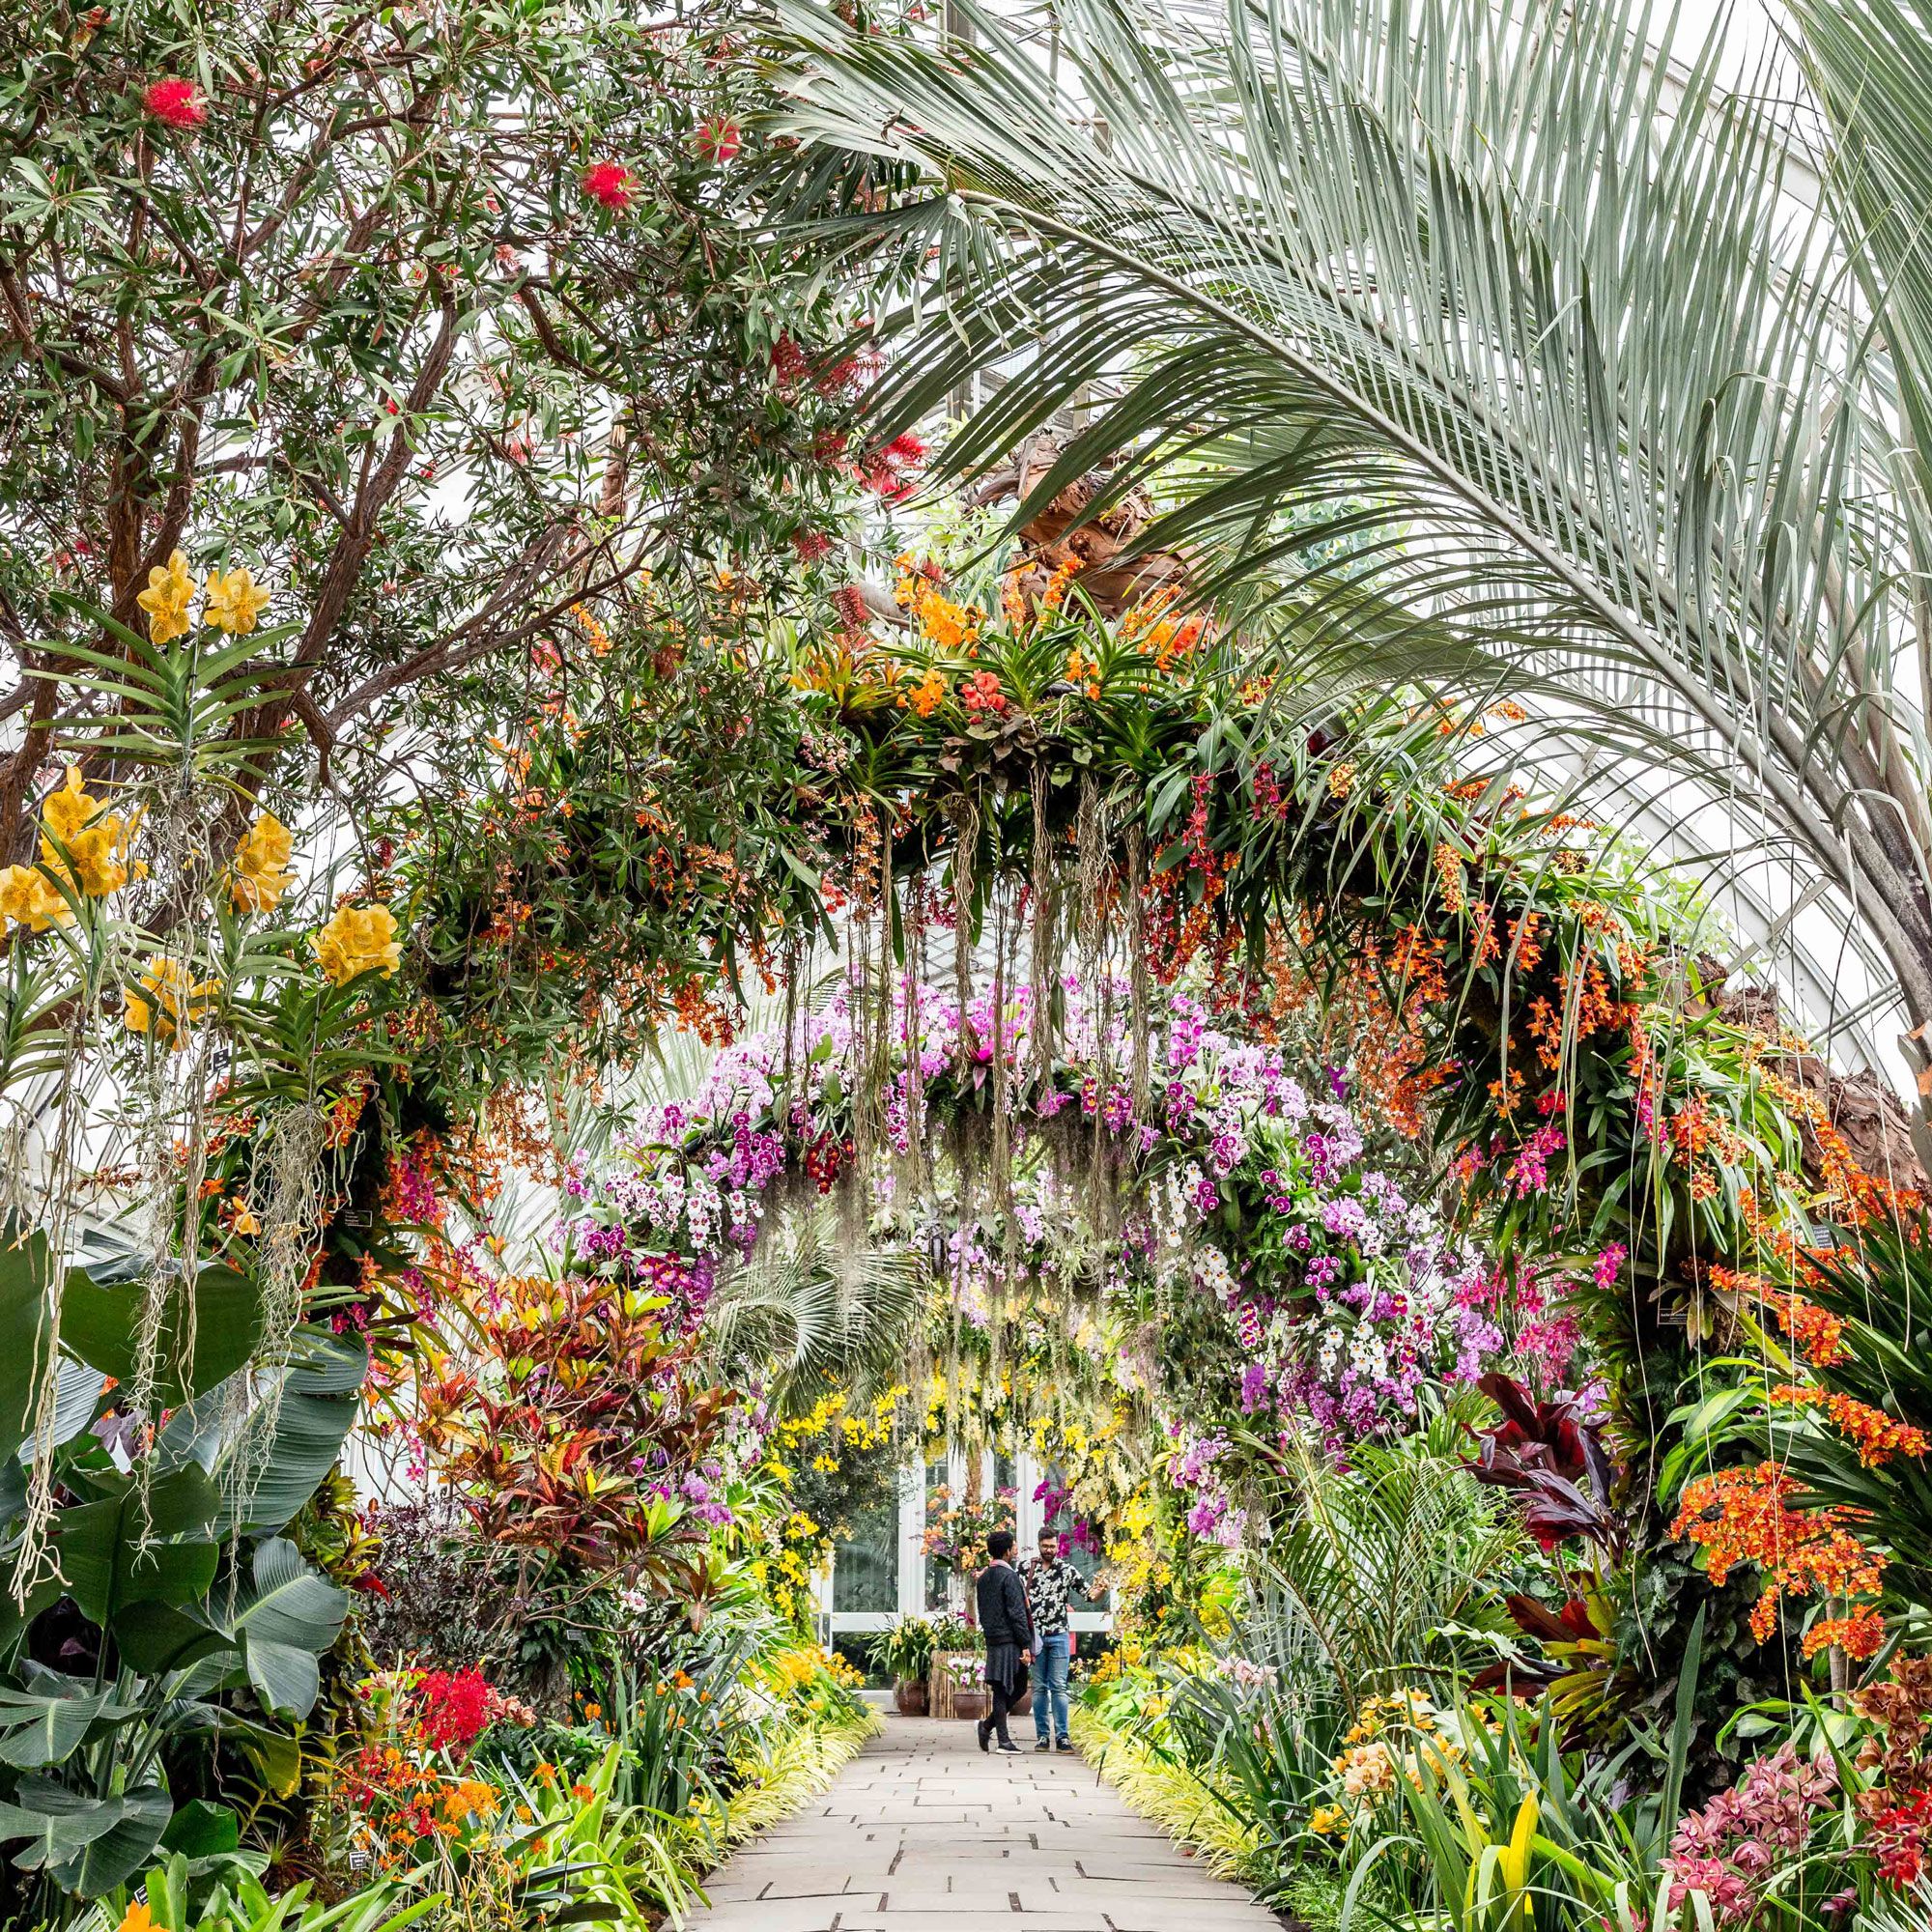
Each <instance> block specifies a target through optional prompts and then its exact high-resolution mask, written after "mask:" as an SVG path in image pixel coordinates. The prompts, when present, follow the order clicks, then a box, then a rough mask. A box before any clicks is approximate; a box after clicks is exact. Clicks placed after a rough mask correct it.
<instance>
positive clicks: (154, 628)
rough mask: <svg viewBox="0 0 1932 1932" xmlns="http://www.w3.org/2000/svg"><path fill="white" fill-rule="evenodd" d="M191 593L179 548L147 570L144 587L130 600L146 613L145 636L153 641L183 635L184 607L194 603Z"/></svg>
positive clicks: (185, 610) (191, 586)
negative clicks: (145, 587)
mask: <svg viewBox="0 0 1932 1932" xmlns="http://www.w3.org/2000/svg"><path fill="white" fill-rule="evenodd" d="M194 592H195V582H194V579H193V578H192V577H191V576H189V574H188V568H187V558H186V557H185V556H184V555H183V554H181V552H180V551H176V552H175V554H173V555H172V556H170V557H169V558H168V560H167V562H166V563H164V564H159V563H157V564H156V566H155V567H154V569H152V570H151V571H149V573H148V587H147V589H145V590H144V591H142V592H141V594H140V595H139V596H138V597H137V598H135V600H134V601H135V603H137V604H138V605H139V606H140V607H141V609H142V610H144V611H146V612H147V613H148V636H149V637H151V638H152V639H154V640H155V642H156V643H157V644H165V643H167V642H168V641H169V640H170V639H175V638H179V637H184V636H185V635H186V632H187V607H188V606H189V605H190V604H192V603H193V602H194Z"/></svg>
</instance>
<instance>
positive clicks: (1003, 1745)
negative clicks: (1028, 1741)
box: [1000, 1738, 1021, 1757]
mask: <svg viewBox="0 0 1932 1932" xmlns="http://www.w3.org/2000/svg"><path fill="white" fill-rule="evenodd" d="M1000 1749H1001V1751H1002V1752H1003V1753H1004V1754H1005V1755H1006V1756H1008V1757H1018V1756H1020V1755H1021V1752H1020V1747H1019V1746H1018V1745H1016V1744H1014V1742H1013V1741H1012V1739H1011V1738H1002V1739H1001V1740H1000Z"/></svg>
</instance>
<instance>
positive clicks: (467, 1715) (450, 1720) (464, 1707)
mask: <svg viewBox="0 0 1932 1932" xmlns="http://www.w3.org/2000/svg"><path fill="white" fill-rule="evenodd" d="M415 1702H416V1722H417V1724H418V1726H419V1727H420V1728H421V1731H422V1734H423V1742H424V1743H425V1744H427V1745H429V1746H430V1747H432V1748H434V1749H438V1750H440V1749H441V1748H442V1747H444V1746H445V1745H454V1746H456V1747H458V1748H459V1749H468V1747H469V1746H471V1745H473V1744H474V1743H475V1742H476V1740H477V1739H478V1738H480V1737H481V1736H482V1735H483V1733H484V1732H485V1731H486V1730H488V1729H489V1727H490V1720H491V1719H493V1718H494V1717H495V1716H496V1715H497V1693H496V1691H494V1690H492V1689H491V1688H490V1685H489V1683H488V1681H487V1680H486V1679H485V1677H484V1675H483V1673H482V1672H481V1671H480V1670H474V1669H471V1670H428V1671H425V1672H424V1673H423V1677H422V1681H421V1682H420V1683H419V1684H418V1685H417V1686H416V1691H415Z"/></svg>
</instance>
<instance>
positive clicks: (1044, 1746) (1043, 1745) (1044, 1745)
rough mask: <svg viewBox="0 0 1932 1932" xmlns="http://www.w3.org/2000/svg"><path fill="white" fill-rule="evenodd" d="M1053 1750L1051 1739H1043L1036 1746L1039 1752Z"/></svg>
mask: <svg viewBox="0 0 1932 1932" xmlns="http://www.w3.org/2000/svg"><path fill="white" fill-rule="evenodd" d="M1052 1748H1053V1740H1052V1739H1051V1738H1041V1739H1040V1741H1039V1742H1038V1744H1037V1745H1035V1746H1034V1749H1035V1750H1037V1751H1043V1750H1051V1749H1052Z"/></svg>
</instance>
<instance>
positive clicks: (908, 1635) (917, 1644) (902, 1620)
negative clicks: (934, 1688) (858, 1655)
mask: <svg viewBox="0 0 1932 1932" xmlns="http://www.w3.org/2000/svg"><path fill="white" fill-rule="evenodd" d="M937 1648H938V1634H937V1629H936V1627H935V1626H934V1624H933V1622H932V1620H931V1619H930V1618H929V1617H915V1616H899V1617H895V1618H894V1619H893V1620H892V1622H891V1623H889V1624H888V1625H887V1626H886V1627H885V1629H884V1630H882V1631H878V1632H875V1633H874V1634H873V1635H872V1638H871V1640H870V1641H869V1642H868V1643H867V1646H866V1656H867V1660H868V1661H869V1662H870V1663H871V1665H872V1668H873V1669H874V1670H878V1671H881V1672H883V1673H884V1674H885V1675H886V1676H888V1677H893V1678H898V1679H901V1680H904V1681H908V1682H912V1683H923V1681H924V1679H925V1674H926V1672H927V1671H928V1670H930V1669H931V1667H932V1658H933V1653H934V1651H935V1650H936V1649H937Z"/></svg>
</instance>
